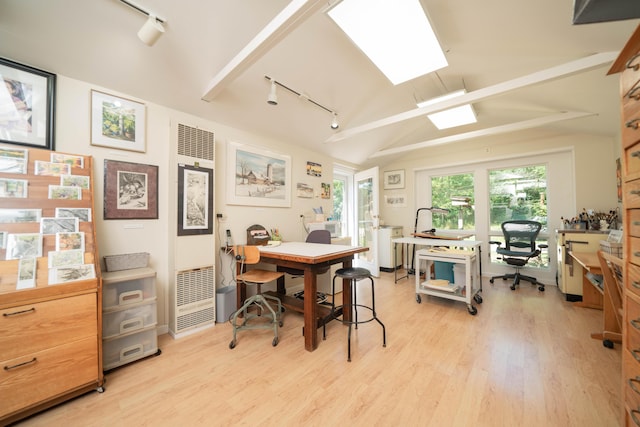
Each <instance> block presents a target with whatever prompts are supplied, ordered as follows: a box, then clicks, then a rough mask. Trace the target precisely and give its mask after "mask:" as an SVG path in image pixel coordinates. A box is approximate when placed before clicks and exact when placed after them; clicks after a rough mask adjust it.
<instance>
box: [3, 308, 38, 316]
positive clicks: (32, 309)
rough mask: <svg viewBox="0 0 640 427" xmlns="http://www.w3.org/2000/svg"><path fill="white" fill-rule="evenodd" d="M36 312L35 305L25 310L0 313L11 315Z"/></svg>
mask: <svg viewBox="0 0 640 427" xmlns="http://www.w3.org/2000/svg"><path fill="white" fill-rule="evenodd" d="M35 312H36V308H35V307H31V308H29V309H27V310H20V311H14V312H13V313H2V315H3V316H4V317H11V316H19V315H21V314H27V313H35Z"/></svg>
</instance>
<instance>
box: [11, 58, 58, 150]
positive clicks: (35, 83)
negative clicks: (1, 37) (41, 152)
mask: <svg viewBox="0 0 640 427" xmlns="http://www.w3.org/2000/svg"><path fill="white" fill-rule="evenodd" d="M0 76H2V78H1V80H3V81H4V88H6V91H5V93H6V94H7V96H3V97H0V142H8V143H10V144H19V145H28V146H31V147H36V148H44V149H47V150H53V149H54V148H55V147H54V132H53V129H54V117H55V111H54V108H55V91H56V75H55V74H51V73H49V72H47V71H43V70H38V69H36V68H32V67H29V66H27V65H23V64H19V63H17V62H13V61H9V60H8V59H4V58H0Z"/></svg>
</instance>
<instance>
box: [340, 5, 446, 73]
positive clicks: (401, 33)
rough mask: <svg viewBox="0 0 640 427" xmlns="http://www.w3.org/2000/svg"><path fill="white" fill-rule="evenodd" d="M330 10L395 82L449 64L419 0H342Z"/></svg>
mask: <svg viewBox="0 0 640 427" xmlns="http://www.w3.org/2000/svg"><path fill="white" fill-rule="evenodd" d="M328 13H329V16H330V17H331V19H333V20H334V21H335V22H336V24H338V26H340V28H341V29H342V31H344V32H345V33H346V34H347V35H348V36H349V37H350V38H351V40H353V42H354V43H355V44H356V45H357V46H358V47H359V48H360V49H361V50H362V51H363V52H364V53H365V55H367V56H368V57H369V59H371V61H372V62H373V63H374V64H375V65H376V66H377V67H378V68H379V69H380V71H382V72H383V73H384V74H385V75H386V76H387V78H388V79H389V80H390V81H391V83H393V84H394V85H397V84H399V83H403V82H406V81H408V80H411V79H414V78H416V77H418V76H422V75H424V74H427V73H430V72H432V71H436V70H439V69H440V68H444V67H446V66H447V65H448V64H447V60H446V58H445V57H444V52H442V48H441V47H440V44H439V43H438V39H437V38H436V35H435V33H434V32H433V29H432V28H431V25H430V24H429V19H427V16H426V15H425V12H424V9H423V8H422V6H421V4H420V1H419V0H400V1H399V0H342V2H340V3H339V4H338V5H336V6H335V7H334V8H333V9H331V10H330V11H329V12H328Z"/></svg>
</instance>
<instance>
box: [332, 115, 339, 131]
mask: <svg viewBox="0 0 640 427" xmlns="http://www.w3.org/2000/svg"><path fill="white" fill-rule="evenodd" d="M339 127H340V125H339V124H338V115H337V114H336V113H333V119H332V120H331V129H338V128H339Z"/></svg>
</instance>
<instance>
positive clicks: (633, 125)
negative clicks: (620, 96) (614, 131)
mask: <svg viewBox="0 0 640 427" xmlns="http://www.w3.org/2000/svg"><path fill="white" fill-rule="evenodd" d="M634 90H635V94H636V95H637V96H638V95H640V84H639V85H638V87H637V90H636V89H634ZM639 139H640V101H639V100H636V99H635V98H634V99H628V98H625V101H624V103H623V105H622V146H623V147H624V148H626V147H629V146H631V145H632V144H634V143H635V142H636V141H638V140H639Z"/></svg>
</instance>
